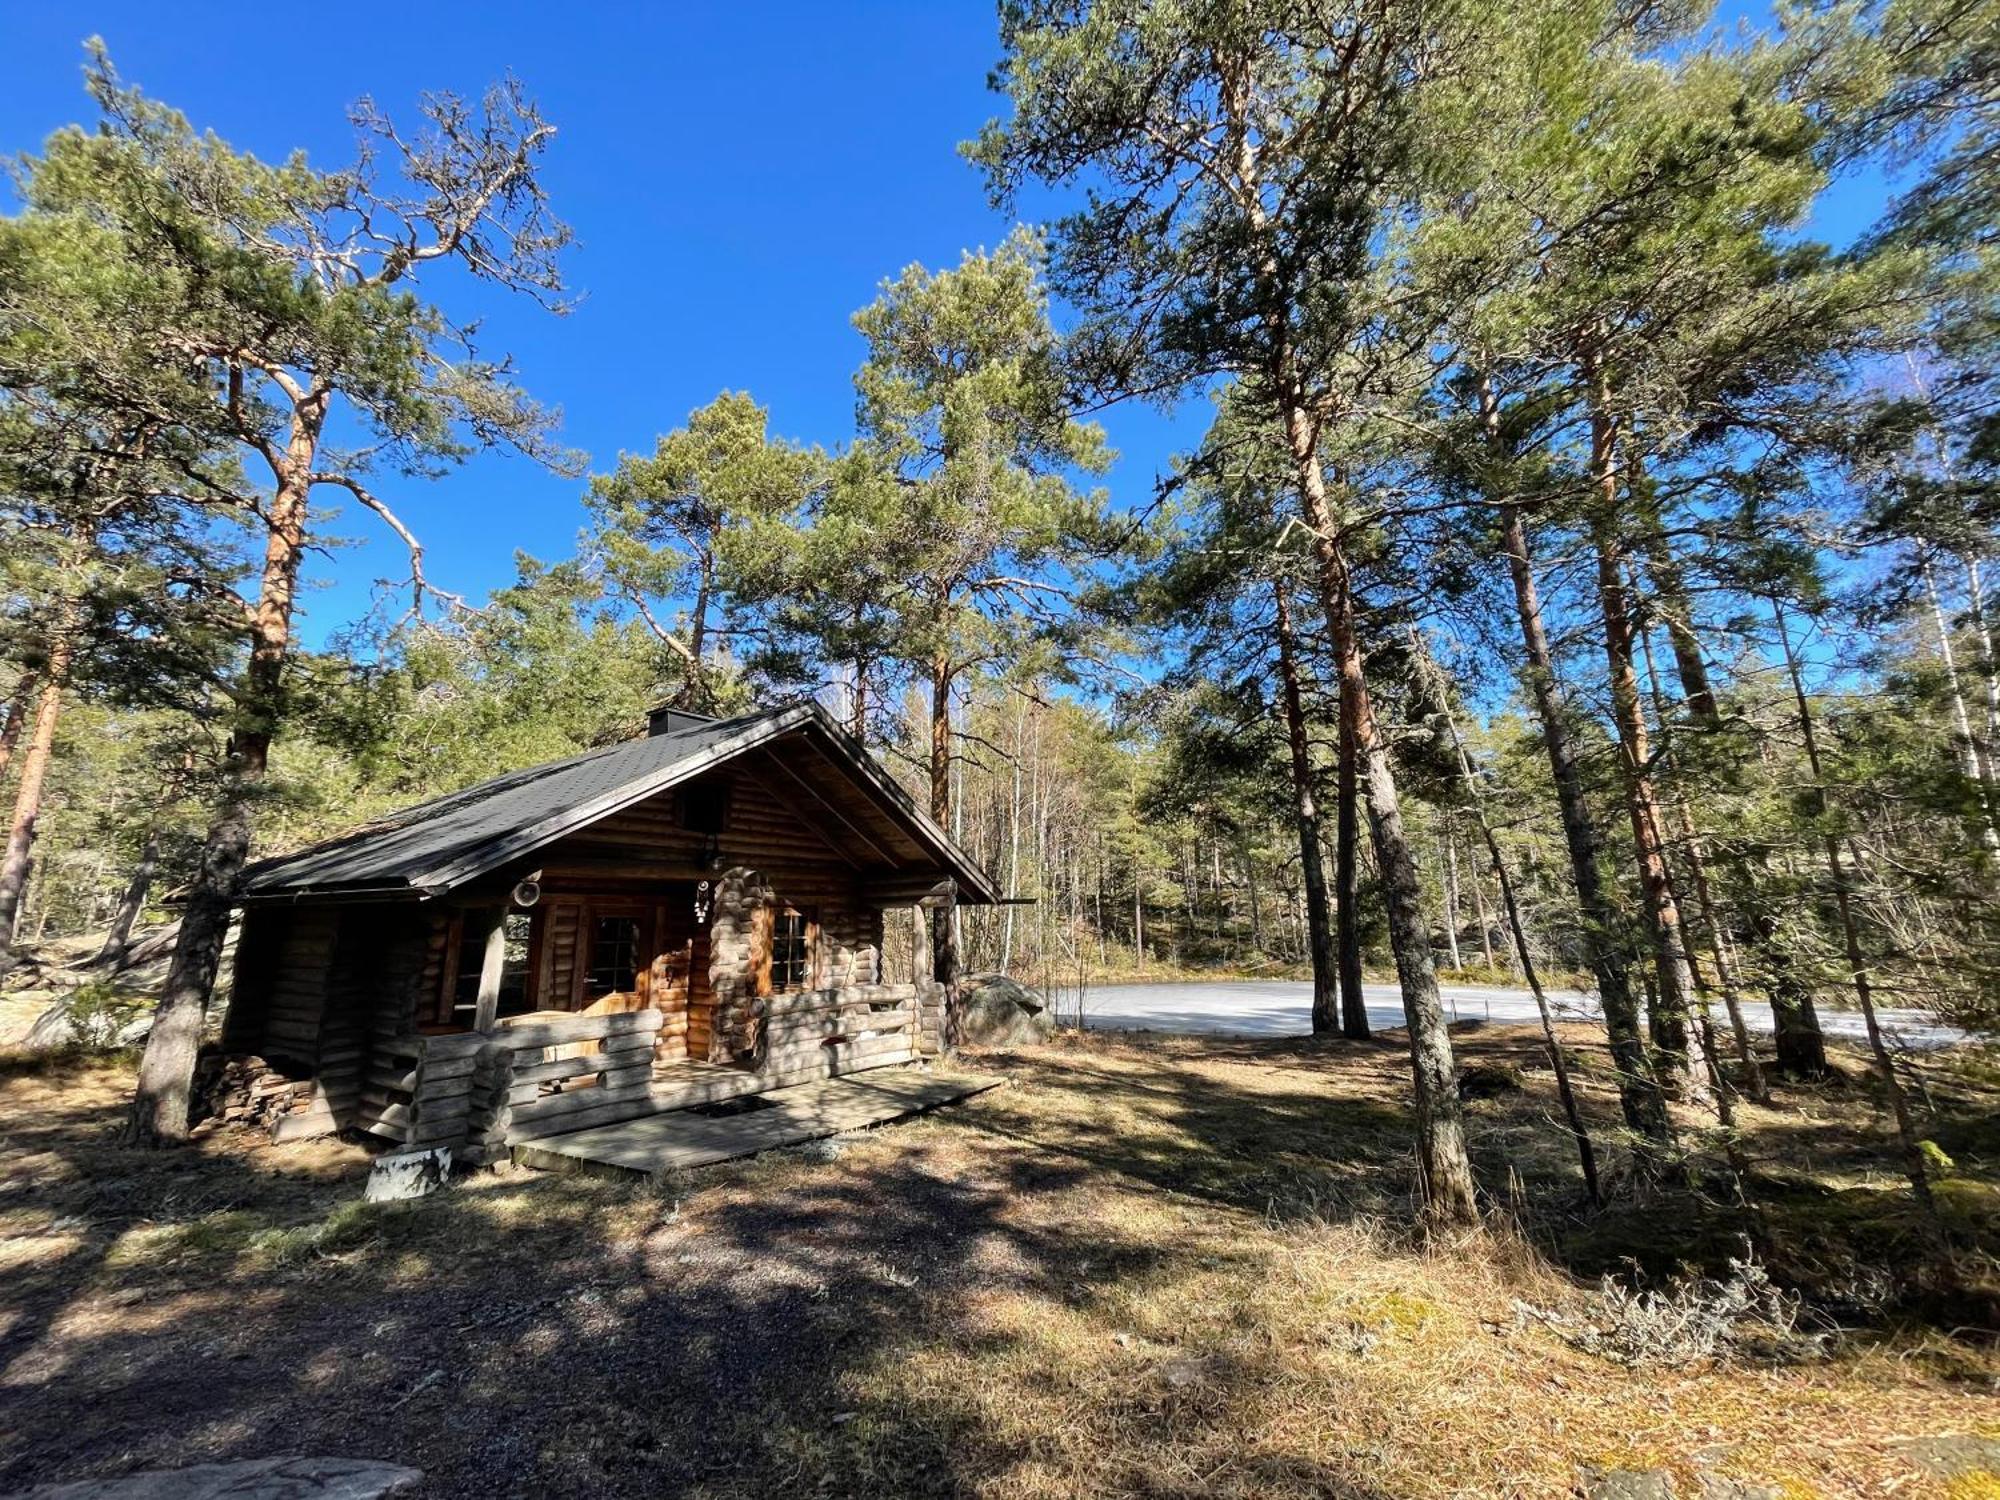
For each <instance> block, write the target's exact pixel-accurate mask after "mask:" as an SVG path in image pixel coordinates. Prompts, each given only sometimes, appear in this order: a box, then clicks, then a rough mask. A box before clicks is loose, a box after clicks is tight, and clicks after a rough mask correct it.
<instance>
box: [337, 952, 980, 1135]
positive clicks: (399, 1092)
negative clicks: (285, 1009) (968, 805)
mask: <svg viewBox="0 0 2000 1500" xmlns="http://www.w3.org/2000/svg"><path fill="white" fill-rule="evenodd" d="M941 1005H942V991H941V990H940V989H939V988H938V987H937V986H935V985H928V984H926V985H917V984H906V985H877V984H870V985H858V986H849V987H843V988H839V989H826V990H802V991H794V992H790V993H785V994H778V995H768V996H761V997H758V998H756V999H754V1000H750V1001H748V1002H747V1009H748V1016H747V1017H746V1019H747V1020H748V1021H749V1022H750V1023H751V1029H752V1035H753V1036H754V1037H755V1042H754V1045H753V1046H752V1047H751V1048H750V1049H748V1050H747V1051H746V1052H745V1054H744V1055H743V1056H741V1057H740V1058H739V1059H737V1060H734V1061H709V1060H706V1059H697V1058H689V1057H688V1056H687V1055H686V1050H685V1048H684V1047H682V1046H677V1045H673V1043H674V1042H675V1041H676V1038H674V1037H671V1036H666V1035H663V1033H664V1032H666V1031H667V1030H669V1029H671V1028H673V1027H675V1026H676V1025H679V1026H684V1025H685V1024H686V1023H685V1019H684V1018H683V1017H681V1016H677V1015H675V1014H674V1013H672V1012H665V1011H661V1010H657V1009H652V1008H650V1007H649V1008H646V1009H640V1010H628V1011H619V1012H613V1013H604V1014H596V1015H591V1014H578V1013H574V1012H565V1011H537V1012H530V1013H528V1014H525V1015H520V1016H510V1017H504V1018H500V1019H498V1020H496V1021H495V1022H494V1023H493V1024H492V1027H491V1029H490V1030H485V1031H456V1032H443V1033H438V1034H433V1035H422V1034H418V1035H410V1036H404V1037H399V1038H397V1039H396V1040H395V1041H394V1042H392V1043H389V1044H387V1047H386V1052H387V1054H388V1056H387V1062H386V1066H382V1065H378V1067H377V1068H376V1069H375V1070H374V1071H373V1072H371V1074H370V1077H369V1080H368V1081H369V1086H370V1091H371V1094H372V1095H373V1097H372V1099H371V1103H372V1104H373V1105H374V1115H375V1119H374V1123H372V1124H370V1125H369V1126H368V1127H366V1128H368V1129H369V1130H371V1131H372V1132H373V1133H375V1134H377V1135H380V1136H383V1137H385V1138H387V1139H390V1140H394V1141H397V1142H398V1143H399V1144H402V1145H404V1146H407V1147H410V1148H417V1149H420V1148H425V1147H430V1146H440V1145H449V1146H450V1147H452V1149H453V1152H454V1154H455V1156H456V1157H457V1159H459V1160H461V1161H464V1162H467V1163H469V1164H473V1165H479V1164H484V1163H489V1162H494V1161H499V1160H502V1159H503V1158H505V1157H506V1156H507V1155H508V1154H509V1153H510V1152H511V1151H513V1149H514V1148H515V1147H517V1146H520V1145H523V1144H525V1143H528V1142H534V1141H544V1140H548V1139H549V1138H551V1137H556V1136H564V1135H568V1134H571V1133H573V1132H576V1131H587V1130H592V1129H595V1128H597V1127H601V1126H606V1125H611V1124H614V1123H618V1122H622V1121H628V1120H633V1119H636V1118H640V1117H644V1116H655V1115H660V1114H664V1113H668V1112H672V1111H682V1110H688V1109H693V1108H698V1107H700V1106H703V1105H710V1104H718V1103H722V1102H724V1101H727V1100H730V1099H736V1098H741V1097H743V1096H746V1095H752V1094H764V1093H770V1092H773V1091H776V1090H779V1089H787V1088H793V1087H796V1086H798V1085H801V1084H810V1083H816V1082H820V1081H822V1080H826V1079H833V1078H842V1077H846V1076H848V1075H852V1074H855V1073H861V1072H869V1071H873V1070H878V1069H889V1068H901V1067H904V1066H906V1065H908V1064H910V1063H913V1062H915V1061H917V1060H918V1059H919V1058H920V1057H923V1056H929V1055H934V1054H935V1052H936V1051H937V1038H938V1035H939V1029H940V1028H939V1012H940V1009H941ZM842 1128H847V1127H842Z"/></svg>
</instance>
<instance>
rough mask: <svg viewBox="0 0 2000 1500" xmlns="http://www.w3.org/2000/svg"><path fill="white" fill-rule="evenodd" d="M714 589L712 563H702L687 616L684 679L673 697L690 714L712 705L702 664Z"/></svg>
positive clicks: (713, 566) (704, 667) (709, 561)
mask: <svg viewBox="0 0 2000 1500" xmlns="http://www.w3.org/2000/svg"><path fill="white" fill-rule="evenodd" d="M714 586H715V563H714V561H713V560H712V559H710V558H706V557H704V558H703V559H702V560H701V582H700V584H699V585H698V586H697V587H696V589H695V594H694V609H693V611H692V612H691V613H690V614H689V616H688V664H687V677H686V678H685V679H684V680H683V681H682V683H681V690H680V692H678V693H676V694H675V695H674V703H675V705H676V706H677V707H680V708H684V709H686V710H688V711H689V712H690V713H705V712H707V710H708V709H709V708H711V707H712V706H713V703H712V701H711V699H710V696H709V691H708V670H707V667H706V666H705V664H704V662H703V658H704V656H705V655H706V654H707V651H708V601H709V595H710V592H711V591H712V590H713V588H714Z"/></svg>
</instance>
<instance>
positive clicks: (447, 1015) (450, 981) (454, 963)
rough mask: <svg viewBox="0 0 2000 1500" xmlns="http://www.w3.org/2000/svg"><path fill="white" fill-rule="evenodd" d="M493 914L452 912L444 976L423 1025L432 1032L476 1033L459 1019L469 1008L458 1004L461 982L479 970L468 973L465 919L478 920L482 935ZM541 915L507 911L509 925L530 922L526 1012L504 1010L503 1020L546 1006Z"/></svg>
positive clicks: (535, 910)
mask: <svg viewBox="0 0 2000 1500" xmlns="http://www.w3.org/2000/svg"><path fill="white" fill-rule="evenodd" d="M491 910H492V908H491V907H457V908H454V909H453V910H452V912H451V916H450V918H449V920H448V921H447V922H446V924H445V944H444V964H443V970H444V972H443V973H442V974H441V975H440V976H439V981H440V982H439V984H438V987H437V991H436V993H434V994H433V995H432V996H431V1003H430V1014H429V1018H428V1019H427V1020H425V1021H423V1022H421V1023H420V1025H421V1026H424V1027H429V1028H431V1029H433V1030H440V1029H442V1030H454V1031H471V1030H472V1029H473V1026H472V1023H470V1022H463V1021H461V1020H460V1019H459V1017H460V1015H461V1014H462V1013H463V1012H464V1011H465V1010H466V1009H467V1007H464V1006H461V1005H460V1004H459V999H458V986H459V981H460V980H462V979H464V978H466V977H467V975H468V974H470V973H476V970H468V969H467V968H466V965H465V943H466V938H467V922H466V919H467V918H468V917H476V918H478V919H479V920H480V923H481V926H480V927H478V928H475V929H473V930H474V931H478V932H482V933H483V931H484V920H485V917H486V915H487V914H488V913H489V912H490V911H491ZM542 911H543V908H541V907H539V906H529V907H518V908H516V907H512V906H510V907H509V908H508V910H507V919H508V920H509V921H512V920H513V919H514V918H517V917H519V918H523V919H525V920H526V921H527V924H528V934H527V951H526V953H525V955H524V956H523V957H522V960H521V970H520V973H521V1003H522V1006H523V1008H522V1009H520V1010H503V1011H501V1012H500V1013H499V1014H500V1015H502V1016H519V1015H527V1014H529V1013H531V1012H533V1011H535V1010H537V1009H539V1008H540V1007H541V1005H542V1004H543V1003H544V1002H543V996H542V993H541V990H542V982H541V981H542V972H541V966H542V933H543V929H544V927H545V925H546V924H545V923H544V922H543V920H542ZM472 1014H473V1017H474V1019H475V1020H476V1019H477V1016H478V1010H477V1004H476V1000H475V1004H474V1006H473V1007H472Z"/></svg>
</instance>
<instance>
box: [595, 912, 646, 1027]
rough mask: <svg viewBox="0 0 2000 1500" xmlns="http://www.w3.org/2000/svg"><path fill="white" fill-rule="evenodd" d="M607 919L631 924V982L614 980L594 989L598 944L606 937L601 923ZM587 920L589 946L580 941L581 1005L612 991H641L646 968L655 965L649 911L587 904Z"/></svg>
mask: <svg viewBox="0 0 2000 1500" xmlns="http://www.w3.org/2000/svg"><path fill="white" fill-rule="evenodd" d="M606 922H625V923H629V924H630V930H631V937H630V939H629V944H630V949H631V952H630V960H631V962H630V973H631V976H632V982H631V983H630V984H629V985H617V984H613V985H609V986H607V987H606V988H604V989H601V990H596V991H593V990H592V988H591V986H592V985H593V984H594V983H595V982H596V975H597V970H598V963H597V948H598V944H599V943H600V942H602V941H603V938H602V936H601V935H600V929H601V927H602V924H604V923H606ZM584 923H585V930H584V933H583V934H582V935H583V936H584V937H585V938H586V939H587V943H588V946H587V947H586V945H585V944H584V943H579V944H578V945H577V947H578V953H577V959H578V963H577V999H578V1001H579V1002H580V1003H581V1004H582V1005H594V1004H595V1003H596V1002H598V1001H599V1000H603V999H606V998H608V997H609V996H612V995H637V994H639V993H641V991H642V990H643V989H644V984H643V983H642V981H643V980H644V978H645V974H646V971H647V969H649V968H650V967H651V966H652V965H651V960H650V959H648V958H647V956H646V925H647V914H646V913H645V912H643V911H636V910H635V911H621V910H619V909H617V908H616V907H614V908H612V909H610V910H608V911H606V910H600V909H598V908H596V907H587V908H585V912H584Z"/></svg>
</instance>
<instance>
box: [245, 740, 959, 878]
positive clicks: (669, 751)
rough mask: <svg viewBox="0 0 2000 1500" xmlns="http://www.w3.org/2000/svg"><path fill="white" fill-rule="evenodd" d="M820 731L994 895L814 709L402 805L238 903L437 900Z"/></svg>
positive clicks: (925, 837)
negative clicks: (363, 896) (319, 898)
mask: <svg viewBox="0 0 2000 1500" xmlns="http://www.w3.org/2000/svg"><path fill="white" fill-rule="evenodd" d="M812 730H818V731H821V732H822V734H821V738H822V741H823V742H824V743H827V744H829V745H830V747H831V748H832V749H833V750H834V751H835V753H836V754H838V755H840V756H841V758H842V759H843V760H844V761H846V762H847V763H848V764H849V766H850V769H852V770H854V771H856V772H857V773H858V774H859V775H860V777H861V779H863V780H864V781H866V782H867V783H869V784H871V785H873V786H874V787H875V789H876V790H877V792H878V793H882V794H883V795H882V796H881V797H880V798H879V799H878V800H880V801H882V802H883V803H884V804H885V805H887V806H889V807H891V808H893V809H894V811H895V812H896V813H897V814H898V815H900V816H901V818H902V819H903V820H904V821H905V822H907V823H908V825H909V827H910V830H911V832H912V834H913V835H914V836H915V837H916V838H917V839H918V841H919V842H920V843H922V844H927V845H930V846H932V847H933V848H935V849H936V850H937V852H938V854H939V856H940V858H939V863H940V865H941V866H943V867H944V868H945V869H947V870H948V871H950V873H952V874H953V875H954V876H955V877H956V878H957V879H958V880H959V881H960V884H961V885H962V886H968V885H969V889H968V890H967V894H969V895H973V896H974V898H975V899H978V896H980V895H984V896H985V897H986V899H989V900H990V899H993V898H994V896H995V895H997V893H996V892H994V891H993V889H992V886H991V883H990V881H988V879H987V878H986V876H985V873H984V872H983V871H981V870H979V869H978V867H977V866H976V865H975V864H973V862H972V861H971V859H970V858H969V857H968V856H966V855H965V854H964V853H963V852H962V851H960V850H959V849H958V848H956V846H954V845H953V844H952V843H951V842H950V840H949V839H947V838H946V837H945V836H944V834H943V833H942V831H941V830H939V829H938V827H937V825H936V824H934V823H932V822H931V820H930V819H929V818H928V817H926V816H924V814H923V813H922V812H921V811H919V810H918V808H917V807H916V805H915V804H914V803H912V802H911V801H910V800H909V798H908V797H907V796H906V795H905V794H904V793H903V791H902V789H901V788H900V787H897V786H896V785H895V784H894V783H893V782H892V781H890V780H889V778H888V777H887V775H886V774H885V773H883V772H882V770H881V769H880V768H879V767H878V766H876V765H875V764H874V762H873V761H872V760H870V759H869V757H868V755H867V752H866V751H864V750H862V749H861V748H860V747H859V746H858V745H857V744H856V743H855V742H854V741H852V740H850V739H849V738H848V737H847V735H845V734H844V733H842V732H841V731H839V730H838V729H837V728H835V726H834V725H833V722H832V721H831V720H830V719H829V718H827V716H826V715H825V714H824V713H823V712H822V711H821V710H820V709H818V708H817V707H816V706H815V705H812V704H809V703H808V704H799V705H797V706H794V707H791V708H782V709H771V710H767V711H765V712H762V713H755V714H745V715H743V716H741V717H739V718H734V719H718V720H713V721H694V722H686V721H683V722H682V727H679V728H675V729H672V730H670V731H669V732H667V733H664V734H654V735H649V736H647V737H646V738H644V739H638V740H633V741H630V742H629V743H627V744H623V745H612V746H609V747H607V748H606V749H603V750H592V751H589V752H588V753H586V754H583V755H577V756H572V757H571V758H570V759H568V760H559V761H555V762H552V763H551V764H549V765H545V766H532V767H530V768H528V769H527V770H523V771H513V772H510V773H508V774H507V775H505V776H496V777H494V778H493V780H491V781H483V782H481V783H479V785H477V786H471V787H467V788H466V789H465V790H463V791H459V792H452V793H450V794H449V795H447V796H443V797H438V798H436V799H434V800H433V801H430V802H424V803H419V804H418V805H417V806H415V807H409V808H405V809H403V810H402V811H400V812H397V813H392V814H390V815H389V816H388V817H385V818H381V819H378V820H377V821H375V822H373V823H370V824H367V825H365V826H364V827H361V828H357V829H355V830H354V831H353V832H352V833H348V834H343V835H341V836H340V837H339V838H335V839H329V840H326V841H325V842H323V843H319V844H314V845H312V846H310V847H308V848H305V849H301V850H298V851H297V852H296V853H293V854H287V855H283V856H281V857H279V858H276V859H268V860H263V861H261V862H259V863H257V864H255V865H252V866H250V867H249V868H248V869H247V870H245V871H244V873H243V879H242V882H241V884H240V885H239V886H238V892H239V895H240V897H241V898H242V899H246V900H271V899H282V898H285V897H293V898H303V897H306V896H309V895H327V896H333V895H355V894H360V893H364V892H365V893H373V894H380V895H383V896H393V895H398V894H441V893H442V892H444V891H447V890H450V889H451V888H453V887H454V886H457V885H460V884H463V883H464V882H465V881H467V880H470V879H472V878H473V877H475V876H477V875H479V874H482V873H484V872H485V871H486V870H489V869H492V868H494V867H495V866H497V865H500V864H503V863H505V862H506V861H507V860H509V859H512V858H515V857H516V856H518V855H522V854H526V853H529V852H531V851H532V850H534V849H536V848H538V847H540V846H541V845H543V844H546V843H549V842H551V841H552V840H554V839H558V838H561V837H562V836H563V835H564V834H567V833H571V832H574V831H575V830H576V829H579V828H582V827H584V826H586V825H588V824H590V823H593V822H596V821H597V820H598V819H599V818H603V817H608V816H609V815H610V814H612V813H614V812H617V811H618V810H620V809H621V808H625V807H629V806H631V805H632V804H633V803H635V802H638V801H641V800H643V799H644V798H646V797H650V796H652V795H654V794H655V793H656V792H659V791H662V790H664V789H665V788H667V787H670V786H672V785H674V784H675V783H676V782H680V781H685V780H687V779H689V778H690V777H692V776H694V775H697V774H698V773H700V772H702V771H705V770H707V769H709V768H710V767H712V766H715V765H719V764H721V763H722V762H724V761H726V760H729V759H731V758H733V757H734V756H736V755H739V754H742V753H743V752H745V751H747V750H752V749H755V748H756V747H758V746H760V745H765V744H768V743H770V742H771V741H773V740H775V739H779V738H782V737H784V736H786V735H789V734H793V733H798V732H804V731H812Z"/></svg>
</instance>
